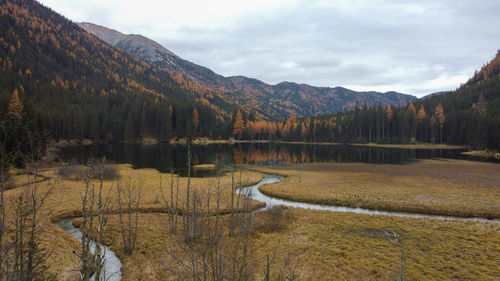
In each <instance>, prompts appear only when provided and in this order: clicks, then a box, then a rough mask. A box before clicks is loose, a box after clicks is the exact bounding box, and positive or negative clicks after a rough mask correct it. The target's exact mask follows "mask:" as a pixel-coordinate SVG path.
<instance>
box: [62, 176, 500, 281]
mask: <svg viewBox="0 0 500 281" xmlns="http://www.w3.org/2000/svg"><path fill="white" fill-rule="evenodd" d="M282 180H283V177H280V176H274V175H266V176H264V178H263V179H262V180H261V181H260V182H258V183H257V184H255V185H251V186H248V187H243V188H241V189H238V190H237V192H238V193H240V194H242V195H247V194H248V195H249V196H250V197H251V198H252V199H254V200H256V201H260V202H264V203H266V207H264V208H263V209H261V210H266V209H270V208H272V207H273V206H277V205H283V206H288V207H293V208H300V209H310V210H320V211H331V212H343V213H356V214H368V215H379V216H393V217H407V218H418V219H421V218H426V219H438V220H454V221H477V222H490V223H500V220H499V219H491V220H490V219H485V218H463V217H453V216H437V215H425V214H417V213H403V212H388V211H376V210H368V209H362V208H349V207H338V206H327V205H320V204H310V203H301V202H293V201H289V200H284V199H279V198H273V197H270V196H267V195H265V194H263V193H262V192H260V191H259V187H260V186H262V185H264V184H270V183H276V182H281V181H282ZM56 224H57V225H58V226H59V227H61V228H62V229H63V230H64V231H66V232H67V233H69V234H70V235H72V236H73V237H75V238H76V239H78V240H79V241H81V239H82V232H81V231H80V230H79V229H78V228H75V227H74V226H73V224H72V222H71V219H64V220H60V221H58V222H57V223H56ZM102 246H103V247H104V249H105V250H106V265H105V271H106V278H105V280H109V281H119V280H121V278H122V272H121V267H122V264H121V261H120V259H119V258H118V257H117V256H116V254H115V253H114V252H113V251H112V250H111V249H110V248H109V247H107V246H105V245H102ZM94 250H95V242H93V243H92V246H91V252H92V253H94ZM91 280H94V278H93V277H92V279H91Z"/></svg>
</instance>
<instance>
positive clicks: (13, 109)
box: [7, 89, 24, 122]
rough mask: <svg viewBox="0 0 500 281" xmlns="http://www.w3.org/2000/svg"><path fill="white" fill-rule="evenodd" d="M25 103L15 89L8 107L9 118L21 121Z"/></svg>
mask: <svg viewBox="0 0 500 281" xmlns="http://www.w3.org/2000/svg"><path fill="white" fill-rule="evenodd" d="M23 108H24V106H23V103H22V102H21V99H20V98H19V92H18V91H17V89H15V90H14V91H13V92H12V96H11V97H10V101H9V107H8V108H7V118H9V119H11V120H13V121H15V122H20V121H21V120H22V119H23Z"/></svg>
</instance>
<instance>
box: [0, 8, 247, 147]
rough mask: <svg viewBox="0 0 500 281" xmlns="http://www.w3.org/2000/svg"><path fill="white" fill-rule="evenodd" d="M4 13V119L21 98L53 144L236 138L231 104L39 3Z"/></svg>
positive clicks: (0, 77) (0, 78) (0, 58)
mask: <svg viewBox="0 0 500 281" xmlns="http://www.w3.org/2000/svg"><path fill="white" fill-rule="evenodd" d="M0 11H1V13H0V113H2V112H6V111H7V109H8V104H9V99H11V98H10V97H11V96H14V94H13V93H14V92H16V93H18V96H19V98H20V101H21V102H22V103H23V104H24V107H23V112H24V114H25V115H26V117H27V116H28V115H29V116H31V117H32V118H33V119H35V120H36V121H35V123H36V124H38V125H39V127H41V128H44V129H45V130H47V131H48V132H49V136H50V137H52V138H54V139H60V138H63V139H73V138H74V139H82V138H91V139H94V140H113V141H123V140H129V141H134V140H137V139H140V138H145V137H154V138H157V139H160V140H170V138H172V137H185V136H190V135H197V136H207V137H220V136H227V137H228V136H230V135H229V133H228V132H231V131H230V129H231V128H230V127H231V118H230V117H231V113H232V112H233V111H234V110H235V108H237V106H235V105H234V102H232V101H229V100H227V98H224V97H219V96H217V95H213V94H212V95H211V94H209V93H207V92H206V91H201V90H194V89H191V88H192V87H191V88H190V87H188V86H189V85H185V84H181V83H179V82H178V81H176V80H175V79H173V78H172V77H171V74H170V73H169V72H167V71H164V70H161V69H159V68H158V67H156V66H154V65H151V64H149V63H147V62H145V61H143V60H140V59H138V58H136V57H134V56H131V55H129V54H127V53H125V52H123V51H122V50H120V49H118V48H115V47H112V46H110V45H108V44H106V43H104V42H103V41H101V40H100V39H98V38H97V37H96V36H94V35H92V34H90V33H88V32H86V31H85V30H83V29H82V28H80V27H79V26H78V25H76V24H74V23H73V22H71V21H70V20H68V19H66V18H64V17H63V16H61V15H59V14H57V13H56V12H54V11H52V10H51V9H49V8H47V7H44V6H43V5H41V4H40V3H38V2H37V1H34V0H9V1H0ZM195 108H196V113H197V118H199V122H198V123H196V122H194V121H193V119H194V116H195V114H194V111H195V110H194V109H195ZM1 117H2V119H0V121H3V120H4V119H3V115H2V116H1ZM0 123H2V122H0Z"/></svg>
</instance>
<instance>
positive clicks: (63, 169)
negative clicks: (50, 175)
mask: <svg viewBox="0 0 500 281" xmlns="http://www.w3.org/2000/svg"><path fill="white" fill-rule="evenodd" d="M85 170H86V169H85V166H83V165H75V164H68V165H63V166H60V167H59V168H58V169H57V174H58V175H59V176H60V177H62V178H64V179H69V180H80V179H82V178H83V176H84V173H85Z"/></svg>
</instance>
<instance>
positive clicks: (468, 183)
mask: <svg viewBox="0 0 500 281" xmlns="http://www.w3.org/2000/svg"><path fill="white" fill-rule="evenodd" d="M250 168H253V169H256V170H259V171H262V172H266V173H271V174H272V173H274V174H280V175H283V176H286V178H285V180H284V181H283V182H281V183H276V184H272V185H264V186H261V187H260V191H261V192H263V193H264V194H267V195H269V196H273V197H278V198H283V199H288V200H293V201H299V202H308V203H317V204H326V205H335V206H347V207H360V208H366V209H374V210H386V211H401V212H413V213H423V214H435V215H450V216H462V217H485V218H499V217H500V165H497V164H492V163H481V162H472V161H460V160H423V161H419V162H416V163H412V164H407V165H379V164H377V165H374V164H359V163H356V164H337V163H317V164H308V165H299V166H292V167H285V168H262V167H250ZM299 169H300V172H299Z"/></svg>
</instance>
